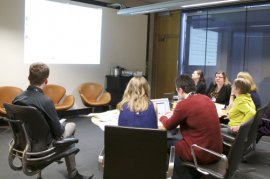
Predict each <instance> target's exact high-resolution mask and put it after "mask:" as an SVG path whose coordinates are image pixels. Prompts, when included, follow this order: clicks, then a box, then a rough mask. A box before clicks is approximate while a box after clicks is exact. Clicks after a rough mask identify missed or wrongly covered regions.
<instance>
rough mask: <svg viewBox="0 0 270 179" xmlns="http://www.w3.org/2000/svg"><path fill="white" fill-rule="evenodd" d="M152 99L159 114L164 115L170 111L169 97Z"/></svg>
mask: <svg viewBox="0 0 270 179" xmlns="http://www.w3.org/2000/svg"><path fill="white" fill-rule="evenodd" d="M151 101H152V102H153V104H155V105H156V107H157V110H158V114H159V115H164V114H166V113H167V112H169V111H170V103H169V99H168V98H160V99H151Z"/></svg>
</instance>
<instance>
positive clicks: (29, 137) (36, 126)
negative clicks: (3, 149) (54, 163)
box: [4, 104, 51, 152]
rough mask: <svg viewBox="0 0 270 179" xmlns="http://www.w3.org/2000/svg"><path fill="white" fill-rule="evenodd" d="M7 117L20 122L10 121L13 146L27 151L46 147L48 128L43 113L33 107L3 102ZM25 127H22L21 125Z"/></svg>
mask: <svg viewBox="0 0 270 179" xmlns="http://www.w3.org/2000/svg"><path fill="white" fill-rule="evenodd" d="M4 107H5V109H6V111H7V117H8V118H9V119H11V120H17V121H21V123H10V126H11V129H12V131H13V134H14V138H13V140H14V147H16V148H17V147H18V148H20V149H25V147H26V144H27V145H28V148H27V151H28V152H39V151H42V150H45V149H47V143H48V136H50V135H51V134H50V128H49V125H48V123H47V121H46V119H45V118H44V117H43V115H42V114H41V113H40V112H39V111H38V110H37V109H36V108H34V107H30V106H19V105H12V104H4ZM22 125H24V127H25V129H23V126H22Z"/></svg>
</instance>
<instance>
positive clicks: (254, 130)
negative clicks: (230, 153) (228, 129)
mask: <svg viewBox="0 0 270 179" xmlns="http://www.w3.org/2000/svg"><path fill="white" fill-rule="evenodd" d="M266 108H267V106H264V107H261V108H260V109H258V110H257V112H256V115H255V116H254V121H253V123H252V125H251V127H250V129H249V132H248V134H247V139H246V141H245V143H244V146H245V147H244V153H243V161H246V158H247V157H249V156H250V155H251V154H252V153H253V152H254V151H255V148H256V140H257V134H258V127H259V124H260V123H261V121H262V117H263V114H264V111H265V109H266ZM222 138H223V144H225V145H226V146H229V147H231V145H232V143H233V141H234V140H235V136H233V135H230V134H222Z"/></svg>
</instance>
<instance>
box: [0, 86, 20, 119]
mask: <svg viewBox="0 0 270 179" xmlns="http://www.w3.org/2000/svg"><path fill="white" fill-rule="evenodd" d="M22 91H23V90H22V89H20V88H18V87H14V86H2V87H0V108H3V107H4V106H3V104H4V103H9V104H11V103H12V101H13V99H14V98H15V97H16V96H17V95H18V94H20V93H21V92H22ZM3 109H4V108H3ZM1 112H2V113H4V114H5V111H2V110H1Z"/></svg>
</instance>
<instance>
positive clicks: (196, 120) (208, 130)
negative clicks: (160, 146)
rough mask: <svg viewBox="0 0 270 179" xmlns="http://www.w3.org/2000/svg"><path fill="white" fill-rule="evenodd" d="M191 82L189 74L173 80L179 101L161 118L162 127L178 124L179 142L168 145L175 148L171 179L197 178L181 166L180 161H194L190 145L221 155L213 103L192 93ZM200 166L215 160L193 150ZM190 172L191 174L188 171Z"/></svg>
mask: <svg viewBox="0 0 270 179" xmlns="http://www.w3.org/2000/svg"><path fill="white" fill-rule="evenodd" d="M195 90H196V87H195V83H194V81H193V80H192V79H191V78H190V77H189V76H188V75H180V76H179V77H178V78H177V79H176V91H177V93H178V97H179V102H178V103H177V105H176V107H175V109H174V110H173V112H171V113H170V114H167V115H165V116H161V117H160V121H161V122H162V124H163V126H164V127H165V128H166V129H168V130H171V129H175V128H176V127H177V126H179V125H180V134H181V135H182V137H181V138H180V140H175V141H169V143H168V145H169V146H170V145H175V148H176V156H177V157H176V159H175V165H174V166H175V167H174V174H173V179H189V178H198V175H196V174H197V173H196V171H195V170H194V169H193V170H192V169H191V168H187V167H184V166H181V161H190V162H192V161H193V158H192V154H191V145H192V144H197V145H199V146H201V147H205V148H207V149H210V150H213V151H215V152H218V153H221V152H222V149H223V148H222V139H221V132H220V124H219V118H218V114H217V110H216V107H215V104H214V103H213V102H212V101H211V99H210V98H209V97H207V96H205V95H201V94H195V93H194V91H195ZM195 155H196V157H197V159H198V162H199V163H202V164H209V163H212V162H215V161H217V160H218V158H217V157H216V156H214V155H212V154H209V153H207V152H204V151H202V150H200V149H195ZM190 170H192V171H190Z"/></svg>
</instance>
